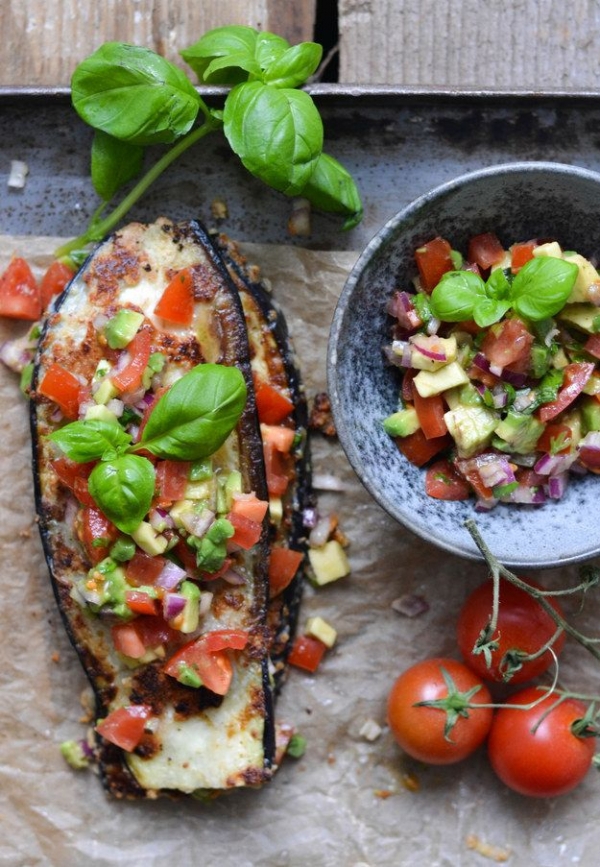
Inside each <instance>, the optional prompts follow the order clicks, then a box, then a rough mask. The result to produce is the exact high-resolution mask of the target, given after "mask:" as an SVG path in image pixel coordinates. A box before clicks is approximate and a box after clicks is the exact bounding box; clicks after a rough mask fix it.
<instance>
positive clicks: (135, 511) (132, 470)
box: [88, 455, 155, 533]
mask: <svg viewBox="0 0 600 867" xmlns="http://www.w3.org/2000/svg"><path fill="white" fill-rule="evenodd" d="M154 483H155V477H154V467H153V466H152V464H151V463H150V461H149V460H148V459H147V458H143V457H140V456H139V455H122V456H121V457H118V458H115V459H114V460H111V461H103V462H102V463H99V464H97V465H96V466H95V467H94V469H93V470H92V472H91V474H90V477H89V479H88V488H89V492H90V494H91V495H92V497H93V498H94V500H95V501H96V503H97V505H98V508H99V509H100V510H101V511H102V512H103V513H104V514H105V515H106V517H107V518H108V519H109V521H112V522H113V524H114V525H115V526H116V527H118V528H119V530H121V531H122V532H123V533H132V532H133V531H134V530H135V528H136V527H137V526H138V525H139V524H140V522H141V521H142V520H143V519H144V516H145V515H146V514H147V512H148V510H149V509H150V505H151V503H152V497H153V496H154Z"/></svg>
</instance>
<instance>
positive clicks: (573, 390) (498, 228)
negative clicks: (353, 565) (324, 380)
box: [328, 163, 600, 568]
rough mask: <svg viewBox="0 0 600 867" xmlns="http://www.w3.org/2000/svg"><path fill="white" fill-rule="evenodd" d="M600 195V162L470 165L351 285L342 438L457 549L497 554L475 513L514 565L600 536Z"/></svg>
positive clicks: (409, 510)
mask: <svg viewBox="0 0 600 867" xmlns="http://www.w3.org/2000/svg"><path fill="white" fill-rule="evenodd" d="M599 201H600V175H598V174H595V173H594V172H591V171H588V170H586V169H582V168H578V167H573V166H565V165H560V164H554V163H518V164H510V165H502V166H497V167H491V168H488V169H484V170H481V171H478V172H474V173H472V174H469V175H465V176H463V177H460V178H458V179H456V180H454V181H452V182H450V183H448V184H445V185H443V186H442V187H438V188H437V189H435V190H433V191H432V192H430V193H428V194H426V195H425V196H423V197H421V198H420V199H418V200H417V201H415V202H413V203H412V204H411V205H409V206H408V207H407V208H405V209H404V210H403V211H401V212H400V213H399V214H397V215H396V216H395V217H394V218H392V219H391V220H390V221H389V222H388V223H387V224H386V225H385V226H384V227H383V228H382V230H381V231H380V232H379V233H378V234H377V235H376V237H375V238H374V239H373V240H372V241H371V243H370V244H369V245H368V247H367V249H366V250H365V251H364V252H363V254H362V255H361V256H360V258H359V260H358V262H357V264H356V266H355V267H354V269H353V271H352V273H351V275H350V277H349V279H348V281H347V284H346V286H345V288H344V290H343V292H342V295H341V297H340V301H339V304H338V307H337V309H336V312H335V315H334V320H333V324H332V329H331V336H330V343H329V353H328V377H329V391H330V397H331V403H332V409H333V414H334V419H335V423H336V428H337V431H338V435H339V438H340V442H341V445H342V446H343V448H344V450H345V452H346V454H347V456H348V458H349V460H350V463H351V465H352V466H353V468H354V470H355V471H356V473H357V475H358V476H359V478H360V479H361V481H362V482H363V484H364V485H365V487H366V488H367V490H368V491H369V492H370V493H371V494H372V496H373V497H374V498H375V500H376V501H377V502H378V503H379V504H380V505H381V506H382V507H383V508H384V509H385V510H386V511H387V512H388V513H389V514H390V515H391V516H392V517H394V518H395V519H396V520H398V521H399V522H400V523H402V524H403V525H404V526H406V527H408V528H409V529H410V530H412V531H413V532H415V533H417V534H418V535H420V536H422V537H423V538H424V539H426V540H428V541H432V542H434V543H436V544H437V545H439V546H440V547H442V548H444V549H446V550H448V551H450V552H452V553H456V554H459V555H462V556H466V557H470V558H474V557H478V556H479V553H478V551H477V548H476V546H475V543H474V542H473V540H472V539H471V536H470V534H469V533H468V531H467V530H466V529H465V521H467V519H469V518H472V519H474V520H475V521H476V523H477V525H478V527H479V530H480V532H481V534H482V536H483V538H484V539H485V541H486V542H487V543H488V545H489V546H490V548H491V550H492V552H493V553H494V554H495V555H496V556H498V557H499V558H500V559H501V560H502V561H503V562H504V563H505V564H507V565H510V566H514V567H528V568H545V567H549V566H555V565H558V564H565V563H570V562H577V561H580V560H583V559H586V558H588V557H592V556H594V554H596V553H597V552H598V551H600V524H599V523H598V522H597V521H596V520H595V517H594V516H595V504H596V501H597V498H598V493H599V492H600V489H599V487H598V485H599V483H600V480H599V479H598V478H597V477H596V472H595V470H596V469H597V467H596V464H595V462H594V459H595V455H596V451H597V449H598V441H599V440H600V434H598V428H600V422H599V423H598V425H596V422H595V421H594V420H593V418H594V417H595V416H594V412H593V411H594V410H595V409H596V405H597V407H598V408H600V402H598V399H597V398H596V394H597V391H596V385H597V384H598V383H599V382H600V380H599V378H598V373H597V369H596V367H597V365H596V362H597V356H596V355H595V354H594V353H595V352H596V348H595V343H600V338H596V337H595V335H596V333H598V332H597V330H596V329H597V328H598V331H600V306H598V305H599V304H600V298H598V297H597V294H596V285H595V284H596V282H597V281H596V277H597V271H596V269H595V267H594V266H595V263H596V262H597V257H598V255H600V222H599V220H598V218H599V217H600V213H599V212H600V204H598V202H599ZM436 269H437V270H436ZM582 287H584V288H582ZM598 292H599V293H600V286H599V287H598ZM565 309H566V310H567V314H565ZM584 313H585V314H586V315H587V319H585V317H584V318H583V319H582V318H578V317H581V315H582V314H584ZM570 314H573V315H570ZM573 319H576V320H577V321H573ZM595 320H596V321H595ZM584 326H585V327H584ZM546 440H547V442H546ZM538 444H539V448H538ZM582 458H583V459H582Z"/></svg>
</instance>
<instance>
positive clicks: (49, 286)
mask: <svg viewBox="0 0 600 867" xmlns="http://www.w3.org/2000/svg"><path fill="white" fill-rule="evenodd" d="M74 274H75V272H74V271H73V269H72V268H69V266H68V265H65V264H64V262H59V261H58V260H56V261H54V262H52V264H51V265H49V266H48V269H47V270H46V273H45V274H44V276H43V277H42V279H41V282H40V295H41V299H42V310H45V309H46V307H47V306H48V305H49V304H50V302H51V301H52V299H53V298H54V296H55V295H59V294H60V293H61V292H62V291H63V289H64V288H65V286H66V285H67V283H68V282H69V281H70V280H72V279H73V275H74Z"/></svg>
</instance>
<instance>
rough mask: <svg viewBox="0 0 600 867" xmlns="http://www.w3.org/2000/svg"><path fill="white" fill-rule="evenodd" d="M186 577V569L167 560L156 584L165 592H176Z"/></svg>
mask: <svg viewBox="0 0 600 867" xmlns="http://www.w3.org/2000/svg"><path fill="white" fill-rule="evenodd" d="M186 577H187V572H186V571H185V569H182V568H181V566H178V565H177V563H172V562H171V560H167V562H166V563H165V565H164V566H163V568H162V570H161V572H160V573H159V575H158V578H157V579H156V581H155V582H154V583H155V584H156V585H157V586H158V587H163V588H164V589H165V590H174V589H175V588H176V587H177V586H178V585H179V584H181V582H182V581H183V579H184V578H186Z"/></svg>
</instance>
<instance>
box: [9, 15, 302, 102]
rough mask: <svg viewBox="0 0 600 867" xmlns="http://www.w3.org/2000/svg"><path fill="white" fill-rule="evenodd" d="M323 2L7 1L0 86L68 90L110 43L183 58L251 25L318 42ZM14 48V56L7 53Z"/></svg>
mask: <svg viewBox="0 0 600 867" xmlns="http://www.w3.org/2000/svg"><path fill="white" fill-rule="evenodd" d="M314 5H315V0H302V2H299V3H297V2H293V3H292V2H288V0H218V2H215V0H208V2H206V0H176V2H172V0H87V2H84V3H82V2H81V0H1V2H0V33H1V34H2V42H3V45H4V47H5V50H4V51H3V52H2V54H0V84H4V85H50V86H54V85H68V84H69V81H70V78H71V73H72V72H73V69H74V68H75V66H76V65H77V63H78V62H79V61H80V60H82V59H83V58H84V57H86V56H87V55H88V54H90V53H91V52H92V51H94V50H95V49H96V48H97V47H98V46H99V45H101V44H102V43H103V42H105V41H107V40H112V39H116V40H120V41H123V42H132V43H134V44H136V45H144V46H147V47H148V48H153V49H154V50H155V51H158V52H159V53H160V54H163V55H165V56H166V57H168V58H169V59H170V60H173V61H174V62H177V63H178V64H179V65H183V64H181V61H180V58H179V56H178V51H179V50H180V49H182V48H185V47H187V46H189V45H192V44H193V43H194V42H195V41H196V40H197V39H199V38H200V36H201V35H202V34H203V33H204V32H205V31H207V30H210V29H211V28H212V27H219V26H222V25H224V24H248V25H250V26H252V27H257V28H259V29H264V30H272V31H274V32H277V33H280V34H281V35H282V36H285V37H286V38H287V39H289V40H290V42H292V43H296V42H299V41H302V40H305V39H311V38H312V32H313V22H314ZM7 47H10V48H9V50H6V49H7Z"/></svg>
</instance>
